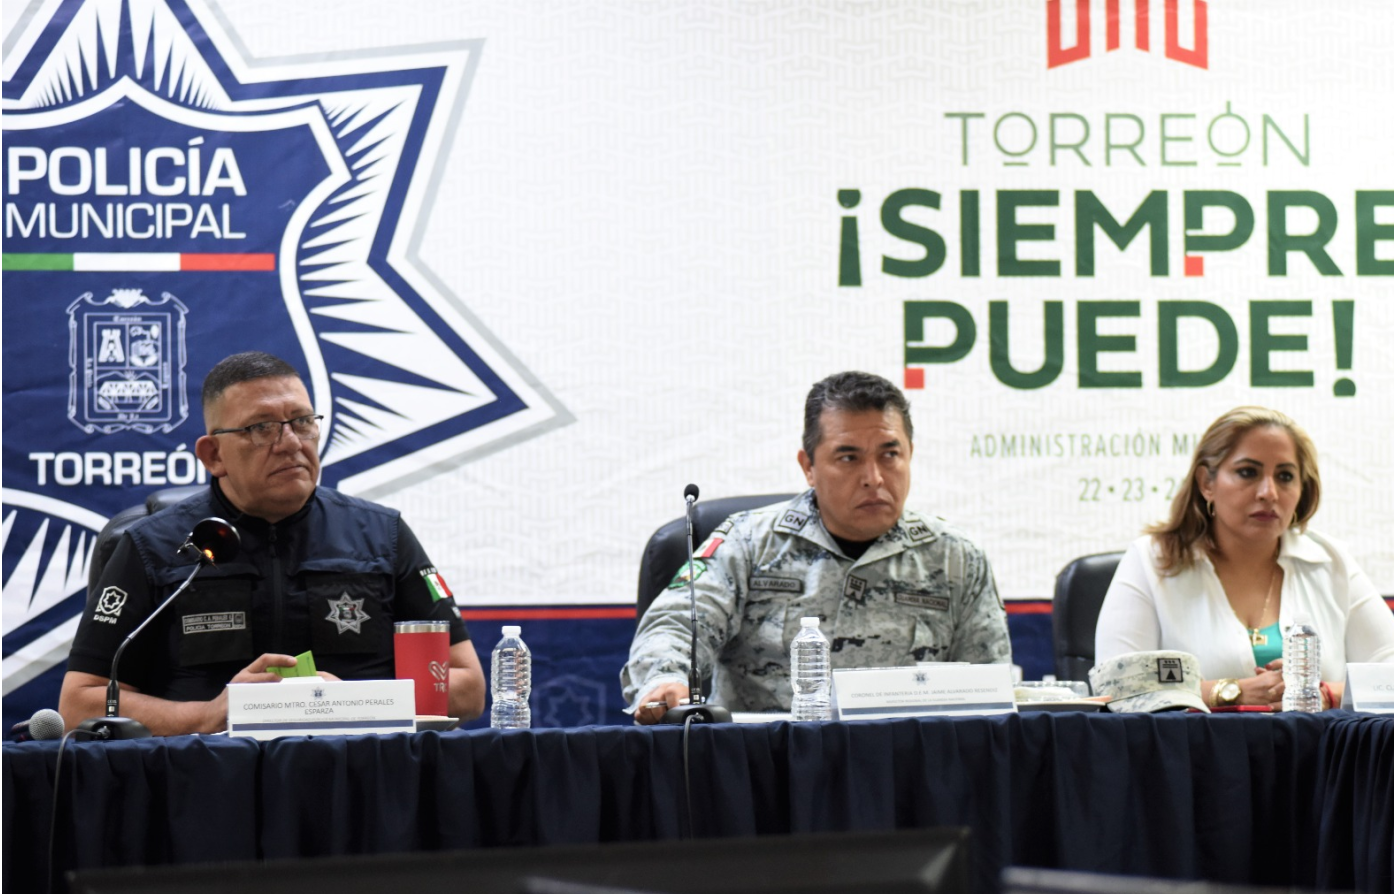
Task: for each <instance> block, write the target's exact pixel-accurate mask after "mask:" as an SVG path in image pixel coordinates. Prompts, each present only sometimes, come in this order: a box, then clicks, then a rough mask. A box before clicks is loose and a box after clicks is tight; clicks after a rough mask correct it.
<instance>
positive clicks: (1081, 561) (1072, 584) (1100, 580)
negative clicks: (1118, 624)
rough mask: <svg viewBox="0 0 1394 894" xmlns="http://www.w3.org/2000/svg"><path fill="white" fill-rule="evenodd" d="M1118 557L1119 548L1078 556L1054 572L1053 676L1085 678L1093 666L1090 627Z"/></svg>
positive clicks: (1052, 611) (1092, 626)
mask: <svg viewBox="0 0 1394 894" xmlns="http://www.w3.org/2000/svg"><path fill="white" fill-rule="evenodd" d="M1122 558H1123V554H1122V553H1121V552H1117V553H1099V554H1097V555H1093V556H1081V557H1080V558H1078V559H1075V560H1074V561H1073V562H1071V563H1070V564H1068V565H1066V566H1065V568H1064V570H1062V571H1061V572H1060V573H1059V574H1058V575H1056V577H1055V603H1054V606H1053V607H1052V609H1051V625H1052V627H1053V628H1054V640H1055V676H1056V679H1060V680H1084V681H1085V682H1088V680H1089V668H1091V667H1093V666H1094V627H1095V625H1096V624H1097V623H1098V620H1099V609H1100V608H1102V607H1103V604H1104V594H1105V593H1107V592H1108V585H1109V584H1110V583H1111V582H1112V581H1113V572H1114V571H1116V570H1118V563H1119V561H1120V560H1121V559H1122Z"/></svg>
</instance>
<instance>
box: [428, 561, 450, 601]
mask: <svg viewBox="0 0 1394 894" xmlns="http://www.w3.org/2000/svg"><path fill="white" fill-rule="evenodd" d="M421 577H422V579H423V580H425V581H426V589H428V590H430V591H431V600H432V601H434V602H440V601H441V600H442V599H449V600H451V601H454V599H455V594H454V593H451V592H450V587H448V586H446V584H445V578H443V577H441V576H440V572H439V571H437V570H436V567H435V566H434V565H428V566H426V567H425V568H422V569H421Z"/></svg>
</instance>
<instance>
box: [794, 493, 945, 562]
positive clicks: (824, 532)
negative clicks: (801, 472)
mask: <svg viewBox="0 0 1394 894" xmlns="http://www.w3.org/2000/svg"><path fill="white" fill-rule="evenodd" d="M774 529H775V530H776V531H779V532H781V533H784V534H792V535H793V536H795V537H802V538H803V539H804V540H807V541H809V542H810V543H814V544H817V545H818V546H820V547H822V548H823V549H825V550H827V551H829V552H831V553H834V554H835V555H839V556H842V557H843V558H847V556H845V555H844V554H843V552H842V550H841V548H839V547H838V545H837V541H835V540H833V537H832V535H831V534H829V533H828V529H827V528H826V527H824V526H823V516H822V514H821V513H820V512H819V511H818V495H817V494H816V493H814V491H813V489H812V488H809V489H808V490H806V491H804V492H803V493H801V494H799V495H798V496H797V497H795V498H794V499H792V500H790V501H789V502H788V503H787V504H786V505H785V507H784V509H783V510H782V511H781V512H780V516H779V521H777V522H775V526H774ZM937 536H938V534H937V532H936V531H935V530H934V529H933V528H932V527H931V526H929V525H926V524H925V522H924V521H923V520H922V519H921V518H920V517H919V516H918V515H917V514H915V513H913V512H910V511H909V510H903V511H902V512H901V514H900V518H898V519H896V522H895V524H894V525H892V526H891V529H890V530H889V531H887V532H886V533H884V534H882V535H881V536H880V537H877V538H876V539H875V540H874V541H873V542H872V544H871V546H869V547H867V550H866V552H865V553H862V556H861V558H860V559H857V560H856V561H857V562H858V563H866V562H875V561H877V560H879V559H884V558H886V557H887V556H892V555H895V554H896V553H899V552H904V551H905V550H906V549H907V548H908V547H910V546H912V545H919V544H922V543H929V542H930V541H932V540H934V539H935V538H936V537H937Z"/></svg>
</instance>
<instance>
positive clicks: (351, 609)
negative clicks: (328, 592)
mask: <svg viewBox="0 0 1394 894" xmlns="http://www.w3.org/2000/svg"><path fill="white" fill-rule="evenodd" d="M324 620H326V621H333V622H334V626H335V627H337V628H338V629H339V634H340V635H343V634H345V633H362V632H363V622H364V621H366V620H368V613H367V612H365V611H364V610H363V600H362V599H350V598H349V594H348V593H342V594H340V595H339V598H338V599H331V600H329V614H327V615H325V617H324Z"/></svg>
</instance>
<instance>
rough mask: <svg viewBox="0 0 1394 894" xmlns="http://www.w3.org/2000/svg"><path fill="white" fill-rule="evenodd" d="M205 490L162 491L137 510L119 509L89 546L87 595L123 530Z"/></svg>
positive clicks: (204, 487)
mask: <svg viewBox="0 0 1394 894" xmlns="http://www.w3.org/2000/svg"><path fill="white" fill-rule="evenodd" d="M206 490H208V485H206V484H190V485H186V486H183V487H166V488H163V489H161V490H157V491H155V492H154V493H152V494H151V495H150V496H148V497H146V498H145V502H144V503H141V504H140V505H139V506H131V507H129V508H126V509H122V510H121V511H120V512H118V513H116V514H115V515H113V516H112V517H111V518H110V520H108V521H107V523H106V524H105V525H104V526H103V527H102V530H101V531H99V532H98V533H97V540H96V542H95V543H94V544H93V545H92V565H91V567H90V568H88V570H87V592H89V593H91V592H93V591H94V590H96V589H97V581H98V580H100V579H101V577H102V570H103V569H104V568H106V563H107V562H109V561H110V560H111V554H112V553H114V552H115V551H116V544H117V542H118V541H119V540H120V539H121V535H122V534H124V533H126V529H127V528H129V527H130V526H131V525H133V524H135V523H136V522H137V521H139V520H140V519H142V518H145V517H146V516H147V515H154V514H155V513H156V512H159V511H160V510H161V509H167V508H169V507H170V506H173V505H175V504H176V503H182V502H184V501H185V500H187V499H188V498H189V497H192V496H193V495H194V494H199V493H203V492H204V491H206Z"/></svg>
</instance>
